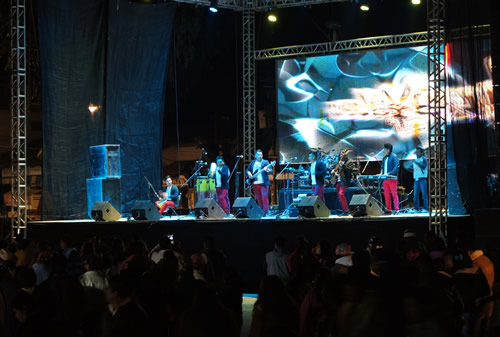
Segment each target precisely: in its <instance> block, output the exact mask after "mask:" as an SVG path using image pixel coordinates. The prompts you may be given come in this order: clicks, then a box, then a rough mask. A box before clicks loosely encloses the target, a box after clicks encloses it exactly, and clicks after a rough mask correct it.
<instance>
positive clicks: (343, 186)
mask: <svg viewBox="0 0 500 337" xmlns="http://www.w3.org/2000/svg"><path fill="white" fill-rule="evenodd" d="M349 151H350V150H349V149H346V150H344V151H342V152H341V153H340V159H339V162H338V163H337V165H336V166H335V168H334V169H333V170H332V172H331V174H332V176H335V178H336V180H337V183H336V184H335V188H336V189H337V196H338V198H339V202H340V207H342V215H347V214H349V205H348V204H347V198H346V196H345V192H346V190H347V188H348V187H349V185H350V184H351V178H352V171H353V168H354V163H353V162H352V161H351V160H349V156H348V155H347V153H349Z"/></svg>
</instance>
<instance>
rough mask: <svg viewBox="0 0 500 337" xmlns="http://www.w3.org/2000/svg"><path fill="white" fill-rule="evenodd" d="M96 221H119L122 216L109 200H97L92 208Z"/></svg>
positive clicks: (93, 217)
mask: <svg viewBox="0 0 500 337" xmlns="http://www.w3.org/2000/svg"><path fill="white" fill-rule="evenodd" d="M91 214H92V219H94V220H95V221H118V220H120V218H121V215H120V212H118V211H117V210H116V209H115V208H114V207H113V206H112V205H111V204H110V203H109V202H108V201H97V202H96V203H95V204H94V206H92V210H91Z"/></svg>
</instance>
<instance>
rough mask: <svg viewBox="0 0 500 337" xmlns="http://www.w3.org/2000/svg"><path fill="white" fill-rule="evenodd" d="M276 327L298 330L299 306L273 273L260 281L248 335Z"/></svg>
mask: <svg viewBox="0 0 500 337" xmlns="http://www.w3.org/2000/svg"><path fill="white" fill-rule="evenodd" d="M276 328H283V329H291V330H292V331H293V332H295V333H298V332H299V308H298V306H297V304H296V303H295V302H294V301H293V299H292V298H291V297H290V296H289V295H288V293H287V291H286V289H285V286H284V285H283V282H282V281H281V280H280V279H279V277H277V276H275V275H271V276H266V277H265V278H264V279H263V280H262V281H261V283H260V290H259V298H258V300H257V302H255V305H254V308H253V313H252V324H251V326H250V334H249V336H250V337H261V336H265V334H266V333H267V332H268V331H269V330H271V329H276Z"/></svg>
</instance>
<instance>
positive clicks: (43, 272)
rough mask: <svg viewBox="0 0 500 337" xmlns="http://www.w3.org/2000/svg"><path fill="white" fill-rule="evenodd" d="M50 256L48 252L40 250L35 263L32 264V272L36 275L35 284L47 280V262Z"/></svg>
mask: <svg viewBox="0 0 500 337" xmlns="http://www.w3.org/2000/svg"><path fill="white" fill-rule="evenodd" d="M51 257H52V254H51V253H50V252H49V251H48V250H42V251H41V252H40V253H38V257H37V260H36V262H35V263H33V266H32V268H33V270H34V271H35V274H36V284H37V285H38V284H40V283H42V282H43V281H45V280H47V279H48V278H49V275H50V274H49V261H50V259H51Z"/></svg>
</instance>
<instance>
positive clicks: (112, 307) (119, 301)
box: [103, 275, 149, 337]
mask: <svg viewBox="0 0 500 337" xmlns="http://www.w3.org/2000/svg"><path fill="white" fill-rule="evenodd" d="M133 291H134V280H133V279H132V278H131V277H130V275H115V276H112V277H110V278H109V280H108V287H107V288H106V293H105V294H106V301H107V302H108V303H109V311H110V313H111V316H110V317H109V316H108V318H107V321H106V323H105V324H104V329H103V330H104V333H103V335H104V336H106V337H128V336H130V337H142V336H149V333H148V323H147V317H146V314H145V312H144V311H143V310H142V309H141V308H140V307H139V306H138V305H137V304H136V303H135V301H134V299H133V296H132V295H133Z"/></svg>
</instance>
